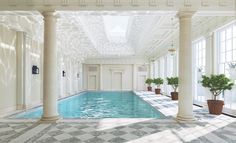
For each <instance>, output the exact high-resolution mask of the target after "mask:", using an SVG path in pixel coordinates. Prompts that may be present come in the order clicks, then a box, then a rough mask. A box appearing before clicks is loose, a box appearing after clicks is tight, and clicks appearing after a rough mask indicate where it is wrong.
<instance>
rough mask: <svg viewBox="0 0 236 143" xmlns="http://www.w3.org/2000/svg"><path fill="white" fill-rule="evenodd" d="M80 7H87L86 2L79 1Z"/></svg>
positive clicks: (83, 0)
mask: <svg viewBox="0 0 236 143" xmlns="http://www.w3.org/2000/svg"><path fill="white" fill-rule="evenodd" d="M78 5H79V6H82V7H84V6H86V3H85V0H78Z"/></svg>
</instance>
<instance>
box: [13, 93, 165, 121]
mask: <svg viewBox="0 0 236 143" xmlns="http://www.w3.org/2000/svg"><path fill="white" fill-rule="evenodd" d="M58 105H59V106H58V110H59V114H60V116H61V117H62V118H164V117H165V116H164V115H163V114H161V113H160V112H159V111H158V110H156V109H154V108H153V107H152V106H151V105H149V104H148V103H146V102H145V101H143V100H142V99H141V98H140V97H138V96H137V95H135V94H134V93H133V92H86V93H82V94H80V95H76V96H72V97H69V98H66V99H63V100H60V101H59V103H58ZM41 116H42V107H38V108H35V109H32V110H28V111H26V112H22V113H19V114H17V115H14V116H13V117H12V118H40V117H41Z"/></svg>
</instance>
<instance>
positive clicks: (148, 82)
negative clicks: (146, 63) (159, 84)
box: [145, 78, 153, 91]
mask: <svg viewBox="0 0 236 143" xmlns="http://www.w3.org/2000/svg"><path fill="white" fill-rule="evenodd" d="M145 83H146V84H147V85H148V87H147V88H148V91H152V87H151V84H152V83H153V79H151V78H148V79H146V81H145Z"/></svg>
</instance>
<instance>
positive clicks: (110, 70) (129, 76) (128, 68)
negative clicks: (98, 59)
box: [101, 65, 133, 90]
mask: <svg viewBox="0 0 236 143" xmlns="http://www.w3.org/2000/svg"><path fill="white" fill-rule="evenodd" d="M116 73H121V74H122V90H132V89H133V69H132V65H102V75H103V77H102V79H101V80H102V85H103V89H102V90H117V89H116V88H115V85H114V80H115V79H114V78H115V75H114V74H116ZM117 82H118V81H117Z"/></svg>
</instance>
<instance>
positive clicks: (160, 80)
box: [153, 78, 164, 87]
mask: <svg viewBox="0 0 236 143" xmlns="http://www.w3.org/2000/svg"><path fill="white" fill-rule="evenodd" d="M163 82H164V81H163V79H162V78H154V79H153V83H154V84H155V85H157V87H160V85H162V84H163Z"/></svg>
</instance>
